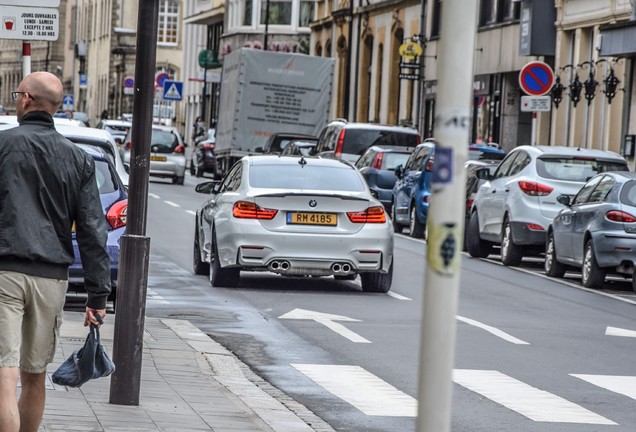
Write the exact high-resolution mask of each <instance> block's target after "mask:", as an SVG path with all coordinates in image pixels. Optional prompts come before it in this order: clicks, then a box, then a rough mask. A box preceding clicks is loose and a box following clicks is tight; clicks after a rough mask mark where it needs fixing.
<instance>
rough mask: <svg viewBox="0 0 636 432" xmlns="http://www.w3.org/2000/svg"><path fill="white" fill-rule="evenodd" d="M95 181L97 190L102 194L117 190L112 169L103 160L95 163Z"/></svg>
mask: <svg viewBox="0 0 636 432" xmlns="http://www.w3.org/2000/svg"><path fill="white" fill-rule="evenodd" d="M95 179H96V180H97V189H99V193H100V194H107V193H111V192H115V191H116V190H117V186H116V184H115V182H114V181H113V174H112V172H111V171H110V167H109V165H108V163H106V162H105V161H103V160H96V161H95Z"/></svg>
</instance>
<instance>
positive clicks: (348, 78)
mask: <svg viewBox="0 0 636 432" xmlns="http://www.w3.org/2000/svg"><path fill="white" fill-rule="evenodd" d="M348 17H349V35H348V38H347V70H346V71H345V94H344V98H345V99H344V103H345V106H344V118H346V119H347V120H350V118H349V105H350V98H351V94H350V93H349V87H351V39H352V38H353V0H349V15H348Z"/></svg>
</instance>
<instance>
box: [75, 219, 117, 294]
mask: <svg viewBox="0 0 636 432" xmlns="http://www.w3.org/2000/svg"><path fill="white" fill-rule="evenodd" d="M124 232H125V228H124V227H122V228H118V229H115V230H112V231H109V233H108V240H107V242H106V250H107V252H108V258H109V260H110V280H111V281H113V282H115V281H117V276H118V273H119V252H120V247H119V238H120V237H121V236H122V234H124ZM73 253H74V254H75V261H74V262H73V264H71V265H70V266H69V268H68V281H69V283H70V284H73V285H83V284H84V268H83V267H82V260H81V258H80V252H79V247H78V245H77V241H76V240H75V239H73Z"/></svg>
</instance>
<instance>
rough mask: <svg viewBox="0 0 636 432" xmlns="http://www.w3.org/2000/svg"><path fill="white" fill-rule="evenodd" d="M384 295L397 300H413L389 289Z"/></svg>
mask: <svg viewBox="0 0 636 432" xmlns="http://www.w3.org/2000/svg"><path fill="white" fill-rule="evenodd" d="M386 295H388V296H390V297H393V298H395V299H398V300H413V299H412V298H408V297H405V296H403V295H401V294H398V293H394V292H393V291H389V292H388V293H386Z"/></svg>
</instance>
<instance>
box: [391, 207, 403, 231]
mask: <svg viewBox="0 0 636 432" xmlns="http://www.w3.org/2000/svg"><path fill="white" fill-rule="evenodd" d="M391 223H392V224H393V232H396V233H401V232H402V229H403V227H402V225H400V224H399V223H398V221H397V215H396V214H395V203H393V204H392V205H391Z"/></svg>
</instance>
